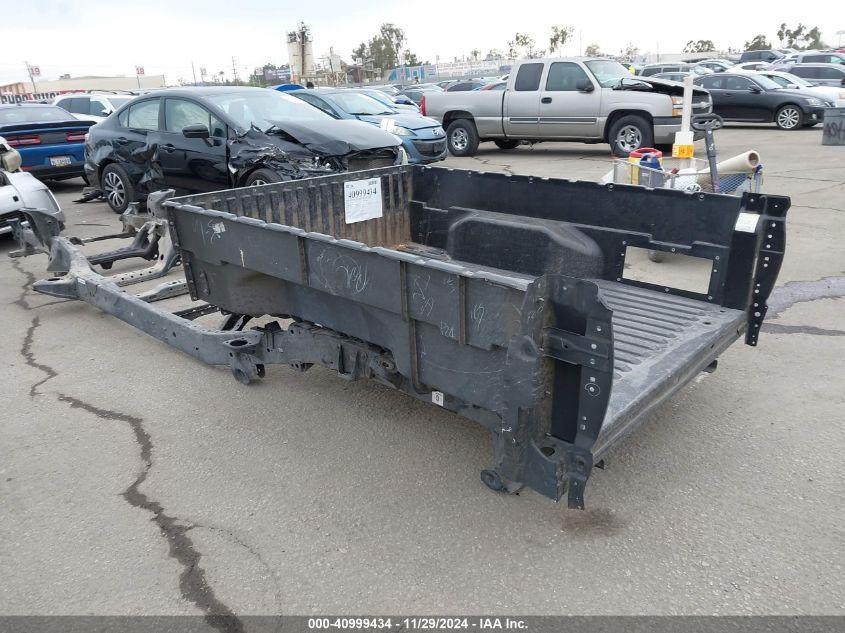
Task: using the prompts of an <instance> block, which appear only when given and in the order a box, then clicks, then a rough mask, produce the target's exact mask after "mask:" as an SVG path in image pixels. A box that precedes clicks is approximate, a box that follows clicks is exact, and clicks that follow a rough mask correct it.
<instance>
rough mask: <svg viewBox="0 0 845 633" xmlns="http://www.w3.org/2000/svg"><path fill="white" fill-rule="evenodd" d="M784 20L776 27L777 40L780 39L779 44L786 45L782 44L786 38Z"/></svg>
mask: <svg viewBox="0 0 845 633" xmlns="http://www.w3.org/2000/svg"><path fill="white" fill-rule="evenodd" d="M786 31H787V28H786V22H781V24H780V27H778V33H777V35H778V40H779V41H780V45H781V46H786V45H785V44H784V40H786Z"/></svg>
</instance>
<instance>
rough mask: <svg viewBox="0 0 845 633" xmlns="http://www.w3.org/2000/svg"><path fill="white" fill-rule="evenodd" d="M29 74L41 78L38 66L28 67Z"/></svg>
mask: <svg viewBox="0 0 845 633" xmlns="http://www.w3.org/2000/svg"><path fill="white" fill-rule="evenodd" d="M29 72H30V73H32V76H33V77H40V76H41V68H40V67H39V66H30V67H29Z"/></svg>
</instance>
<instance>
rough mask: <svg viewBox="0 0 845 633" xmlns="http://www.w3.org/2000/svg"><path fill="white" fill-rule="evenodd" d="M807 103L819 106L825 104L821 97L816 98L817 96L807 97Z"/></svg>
mask: <svg viewBox="0 0 845 633" xmlns="http://www.w3.org/2000/svg"><path fill="white" fill-rule="evenodd" d="M807 105H811V106H814V107H819V106H823V105H824V102H823V101H822V100H821V99H816V98H815V97H807Z"/></svg>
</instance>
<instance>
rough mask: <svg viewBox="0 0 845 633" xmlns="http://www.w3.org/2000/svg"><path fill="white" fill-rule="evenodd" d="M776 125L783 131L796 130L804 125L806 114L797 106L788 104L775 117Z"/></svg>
mask: <svg viewBox="0 0 845 633" xmlns="http://www.w3.org/2000/svg"><path fill="white" fill-rule="evenodd" d="M775 124H776V125H777V126H778V127H779V128H780V129H782V130H796V129H798V128H799V127H801V126H802V125H803V124H804V113H803V112H802V111H801V108H799V107H798V106H797V105H793V104H791V103H787V104H786V105H785V106H783V107H782V108H781V109H780V110H778V112H777V114H776V115H775Z"/></svg>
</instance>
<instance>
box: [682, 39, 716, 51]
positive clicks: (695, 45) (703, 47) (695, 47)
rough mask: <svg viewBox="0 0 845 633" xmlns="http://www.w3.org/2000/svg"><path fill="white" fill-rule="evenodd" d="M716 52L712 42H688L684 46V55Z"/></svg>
mask: <svg viewBox="0 0 845 633" xmlns="http://www.w3.org/2000/svg"><path fill="white" fill-rule="evenodd" d="M714 50H716V45H715V44H713V40H690V41H689V42H687V45H686V46H684V52H685V53H709V52H710V51H714Z"/></svg>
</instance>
